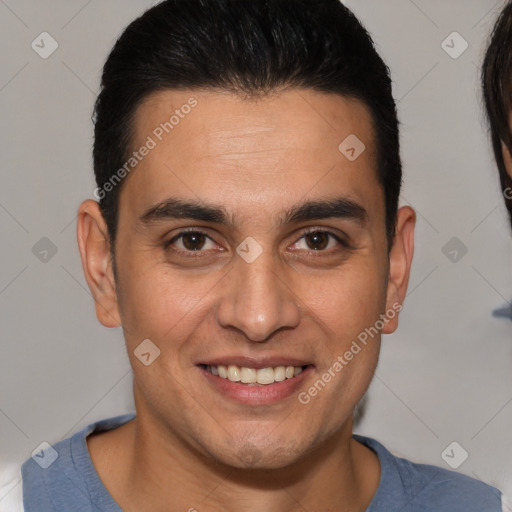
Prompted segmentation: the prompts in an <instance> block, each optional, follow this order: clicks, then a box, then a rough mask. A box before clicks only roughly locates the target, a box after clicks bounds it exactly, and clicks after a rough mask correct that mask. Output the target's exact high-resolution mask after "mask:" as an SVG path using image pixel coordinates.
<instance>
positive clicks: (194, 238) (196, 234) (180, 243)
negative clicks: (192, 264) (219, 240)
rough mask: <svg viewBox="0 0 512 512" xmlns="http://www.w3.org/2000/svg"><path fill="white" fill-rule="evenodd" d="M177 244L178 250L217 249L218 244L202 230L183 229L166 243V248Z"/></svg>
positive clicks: (200, 250) (201, 250) (199, 250)
mask: <svg viewBox="0 0 512 512" xmlns="http://www.w3.org/2000/svg"><path fill="white" fill-rule="evenodd" d="M173 245H174V246H175V247H176V249H177V252H180V251H181V252H204V250H208V249H215V247H217V245H216V244H215V243H214V241H213V240H212V239H211V238H210V237H209V236H208V235H207V234H206V233H203V232H202V231H197V230H193V231H192V230H191V231H182V232H181V233H178V234H177V235H176V236H174V237H173V238H171V239H170V240H169V241H168V242H166V243H165V248H166V249H169V248H170V247H171V246H173Z"/></svg>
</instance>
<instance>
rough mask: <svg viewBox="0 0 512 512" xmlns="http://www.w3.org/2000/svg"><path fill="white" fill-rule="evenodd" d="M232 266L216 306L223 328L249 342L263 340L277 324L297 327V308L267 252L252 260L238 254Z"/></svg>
mask: <svg viewBox="0 0 512 512" xmlns="http://www.w3.org/2000/svg"><path fill="white" fill-rule="evenodd" d="M241 248H242V249H244V248H245V247H244V245H243V244H241ZM239 249H240V248H239ZM234 265H235V268H234V269H233V271H232V273H231V274H230V284H229V286H228V287H227V291H226V293H225V294H224V296H223V298H222V301H221V304H220V305H219V309H218V321H219V323H220V324H221V325H222V326H223V327H228V326H231V327H235V328H237V329H239V330H241V331H243V332H244V333H245V335H246V336H247V338H248V339H250V340H252V341H265V340H266V339H267V338H268V337H269V336H270V335H271V334H272V333H273V332H275V331H276V330H278V329H279V328H281V327H296V326H297V324H298V322H299V320H300V314H299V309H298V307H297V304H296V302H295V300H294V298H293V293H291V291H290V290H289V289H288V287H287V286H286V285H285V284H284V283H283V282H282V272H281V276H280V275H279V273H280V269H279V263H278V262H277V261H276V258H274V256H273V254H272V253H271V252H262V253H261V254H259V256H258V257H256V258H255V259H254V260H252V261H250V260H247V259H244V257H243V256H241V257H239V258H237V260H236V261H235V263H234Z"/></svg>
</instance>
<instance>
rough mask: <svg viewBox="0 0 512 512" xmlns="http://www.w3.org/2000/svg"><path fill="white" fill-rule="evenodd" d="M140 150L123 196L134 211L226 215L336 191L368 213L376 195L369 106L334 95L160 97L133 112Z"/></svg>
mask: <svg viewBox="0 0 512 512" xmlns="http://www.w3.org/2000/svg"><path fill="white" fill-rule="evenodd" d="M340 145H341V149H340ZM363 145H364V146H363ZM144 146H148V147H149V146H151V149H150V150H149V151H147V152H145V153H147V154H146V156H144V157H143V158H141V159H140V161H139V162H138V163H137V165H136V168H135V170H134V171H133V172H132V173H131V174H130V176H129V179H128V180H127V183H126V186H125V188H126V191H123V193H122V194H121V196H126V200H124V201H121V202H124V204H125V205H130V208H132V209H135V210H138V211H141V210H143V209H147V208H149V207H150V206H151V205H152V204H155V203H157V202H159V201H162V200H164V199H166V197H168V196H173V197H176V196H178V197H187V198H193V199H199V200H203V201H205V202H209V203H219V204H223V205H224V206H226V207H227V209H230V208H232V209H233V210H236V209H237V208H238V209H240V208H241V207H242V205H244V206H247V207H250V206H253V207H254V208H257V207H259V208H260V209H261V206H262V204H261V203H262V201H264V202H265V205H268V206H271V207H272V208H277V207H278V206H279V205H282V206H283V208H285V207H286V206H287V203H290V204H295V203H296V201H297V199H299V198H303V199H305V198H306V197H307V198H311V197H320V196H326V195H333V194H334V195H345V196H347V197H350V198H352V199H354V200H359V202H363V203H365V202H366V203H367V205H365V206H366V207H368V209H371V207H372V205H373V206H378V203H379V201H381V199H382V198H381V197H380V196H381V195H382V190H381V187H380V185H379V184H378V180H377V175H376V170H375V169H376V154H375V143H374V130H373V122H372V118H371V115H370V113H369V110H368V108H367V107H366V106H365V105H364V104H362V103H361V102H359V101H357V100H353V99H349V98H346V97H342V96H339V95H334V94H323V93H319V92H315V91H311V90H298V89H294V90H289V91H287V92H281V93H279V94H274V95H270V96H267V97H264V98H258V99H244V98H241V97H239V96H235V95H233V94H232V93H229V92H226V91H197V90H196V91H194V90H186V91H180V90H166V91H160V92H158V93H155V94H153V95H151V96H150V97H149V98H148V99H147V100H146V101H145V102H144V103H143V104H142V105H141V106H140V107H139V108H138V110H137V113H136V116H135V121H134V138H133V141H132V149H133V150H135V151H137V150H138V149H140V148H142V147H144ZM362 148H364V151H362V153H361V154H360V155H359V156H358V158H356V159H355V160H354V159H353V157H354V151H352V149H354V150H355V152H356V153H355V156H357V154H358V153H359V152H360V151H361V149H362ZM347 150H348V153H347ZM349 157H350V158H349Z"/></svg>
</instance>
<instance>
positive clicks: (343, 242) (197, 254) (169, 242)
mask: <svg viewBox="0 0 512 512" xmlns="http://www.w3.org/2000/svg"><path fill="white" fill-rule="evenodd" d="M189 233H194V234H200V235H204V236H205V237H206V238H208V239H209V240H211V241H212V242H214V240H213V239H212V238H211V237H210V236H209V235H208V233H206V232H205V231H202V230H201V229H198V228H190V229H186V230H183V231H180V232H179V233H178V234H177V235H175V236H173V237H172V238H171V239H170V240H167V241H166V242H165V243H164V249H165V250H169V248H170V247H171V245H172V244H173V243H175V242H176V241H177V240H179V239H180V238H183V236H185V235H187V234H189ZM313 233H322V234H325V235H328V236H330V237H331V238H334V240H336V242H338V244H339V245H341V246H342V247H343V248H345V249H350V248H351V246H350V244H349V243H348V242H347V241H346V240H344V239H343V238H341V237H340V236H339V235H337V234H335V233H333V232H332V231H329V230H327V229H319V228H310V229H308V230H306V231H304V232H303V233H302V234H301V236H300V237H299V238H298V239H297V241H296V242H294V244H296V243H297V242H298V241H299V240H301V239H302V238H304V237H305V236H307V235H311V234H313ZM299 250H301V249H299ZM339 250H340V249H339V248H338V249H335V250H334V251H333V250H332V249H331V250H326V249H323V250H322V249H320V250H314V249H310V250H307V251H306V252H309V253H311V254H319V253H324V254H325V253H327V254H330V253H333V252H337V251H339ZM302 251H304V249H302ZM175 252H177V253H181V254H185V255H186V257H190V258H197V257H202V255H201V253H204V252H207V251H203V250H198V251H184V250H182V249H177V250H176V249H175Z"/></svg>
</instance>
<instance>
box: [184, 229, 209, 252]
mask: <svg viewBox="0 0 512 512" xmlns="http://www.w3.org/2000/svg"><path fill="white" fill-rule="evenodd" d="M204 241H205V236H204V235H203V234H201V233H188V234H186V235H184V237H183V245H184V246H185V247H186V248H187V249H188V250H189V251H197V250H199V249H201V247H202V246H203V245H204ZM198 246H199V247H198Z"/></svg>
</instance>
